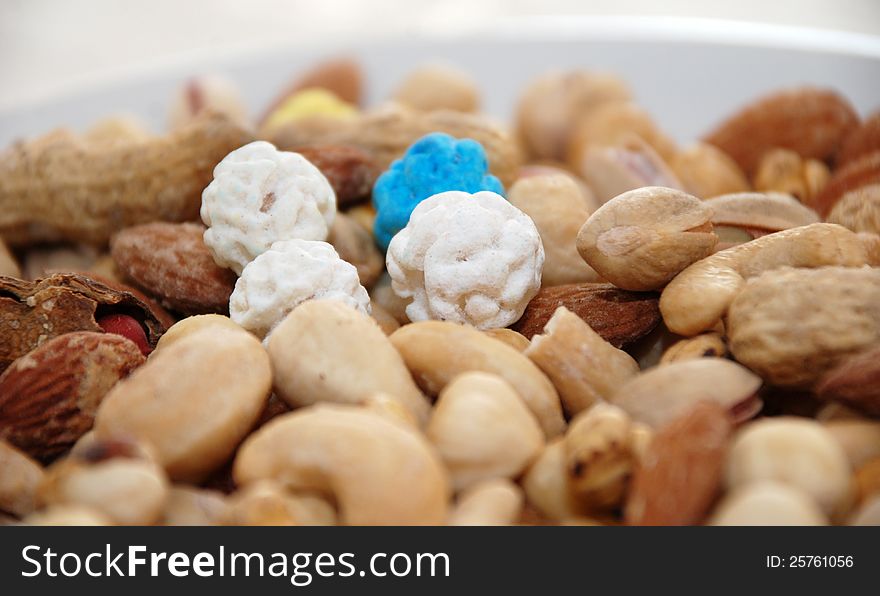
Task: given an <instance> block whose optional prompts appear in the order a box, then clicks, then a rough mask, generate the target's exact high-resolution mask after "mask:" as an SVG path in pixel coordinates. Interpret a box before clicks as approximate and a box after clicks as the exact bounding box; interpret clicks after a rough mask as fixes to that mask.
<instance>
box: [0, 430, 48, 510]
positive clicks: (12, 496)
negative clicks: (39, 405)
mask: <svg viewBox="0 0 880 596" xmlns="http://www.w3.org/2000/svg"><path fill="white" fill-rule="evenodd" d="M42 480H43V468H42V466H40V464H38V463H37V462H35V461H34V460H32V459H31V458H29V457H28V456H27V455H25V454H24V453H22V452H21V451H19V450H18V449H16V448H15V447H13V446H12V445H10V444H9V443H7V442H6V441H2V440H0V511H6V512H8V513H12V514H13V515H17V516H19V517H21V516H24V515H27V514H28V513H30V512H32V511H33V510H34V507H35V504H36V503H35V501H36V493H37V487H39V485H40V482H42Z"/></svg>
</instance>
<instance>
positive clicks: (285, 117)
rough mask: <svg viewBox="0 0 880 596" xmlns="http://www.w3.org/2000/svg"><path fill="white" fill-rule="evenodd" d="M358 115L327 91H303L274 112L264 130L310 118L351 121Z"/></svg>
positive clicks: (346, 103)
mask: <svg viewBox="0 0 880 596" xmlns="http://www.w3.org/2000/svg"><path fill="white" fill-rule="evenodd" d="M357 113H358V110H357V108H356V107H354V106H353V105H352V104H350V103H348V102H345V101H342V100H341V99H339V98H338V97H337V96H336V95H334V94H333V93H331V92H330V91H327V90H326V89H320V88H317V87H316V88H310V89H303V90H302V91H300V92H299V93H296V94H295V95H292V96H291V97H289V98H287V99H286V100H285V101H284V103H282V104H281V105H280V106H279V107H278V108H277V109H276V110H275V111H274V112H272V113H271V114H270V115H269V117H268V118H267V119H266V123H265V124H264V128H266V129H273V128H276V127H279V126H282V125H284V124H288V123H289V122H294V121H296V120H301V119H303V118H308V117H310V116H324V117H329V118H339V119H349V118H353V117H354V116H356V115H357Z"/></svg>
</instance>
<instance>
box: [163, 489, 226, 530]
mask: <svg viewBox="0 0 880 596" xmlns="http://www.w3.org/2000/svg"><path fill="white" fill-rule="evenodd" d="M225 512H226V497H225V496H224V495H223V493H220V492H218V491H214V490H209V489H205V488H195V487H192V486H183V485H181V486H172V487H171V490H169V491H168V498H167V499H166V500H165V507H164V509H163V510H162V517H161V519H160V523H161V524H162V525H165V526H216V525H219V524H220V522H221V521H222V519H223V516H224V514H225Z"/></svg>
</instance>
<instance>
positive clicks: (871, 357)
mask: <svg viewBox="0 0 880 596" xmlns="http://www.w3.org/2000/svg"><path fill="white" fill-rule="evenodd" d="M816 394H817V395H818V396H819V398H820V399H825V400H834V401H839V402H843V403H844V404H846V405H848V406H851V407H853V408H856V409H858V410H861V411H862V412H865V413H866V414H869V415H871V416H880V347H876V348H874V349H871V350H868V351H866V352H862V353H861V354H857V355H855V356H853V357H852V358H848V359H847V360H844V361H843V362H842V363H840V364H839V365H837V366H836V367H834V368H833V369H831V370H830V371H828V373H826V374H825V376H824V377H822V379H821V380H820V381H819V384H818V386H817V387H816Z"/></svg>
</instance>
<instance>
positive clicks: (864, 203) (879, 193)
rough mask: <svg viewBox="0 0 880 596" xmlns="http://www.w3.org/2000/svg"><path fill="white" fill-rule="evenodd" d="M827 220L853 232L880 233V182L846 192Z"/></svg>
mask: <svg viewBox="0 0 880 596" xmlns="http://www.w3.org/2000/svg"><path fill="white" fill-rule="evenodd" d="M827 220H828V221H829V222H830V223H836V224H840V225H842V226H844V227H846V228H849V229H850V230H852V231H853V232H870V233H872V234H880V183H878V184H868V185H867V186H862V187H859V188H857V189H856V190H851V191H849V192H848V193H846V194H844V195H843V196H842V197H840V200H838V201H837V203H835V205H834V207H833V208H832V209H831V212H830V213H829V214H828V218H827Z"/></svg>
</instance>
